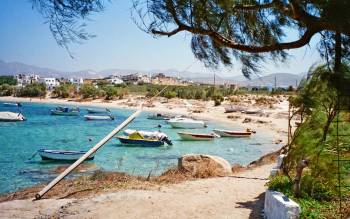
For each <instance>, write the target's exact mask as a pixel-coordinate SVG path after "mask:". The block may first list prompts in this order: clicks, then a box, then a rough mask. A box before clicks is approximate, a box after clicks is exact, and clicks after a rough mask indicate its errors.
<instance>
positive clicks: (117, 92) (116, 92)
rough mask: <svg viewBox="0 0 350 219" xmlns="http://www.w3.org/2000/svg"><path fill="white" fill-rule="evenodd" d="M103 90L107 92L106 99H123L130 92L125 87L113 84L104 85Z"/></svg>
mask: <svg viewBox="0 0 350 219" xmlns="http://www.w3.org/2000/svg"><path fill="white" fill-rule="evenodd" d="M102 90H103V91H104V92H105V98H106V100H113V99H115V98H119V99H123V97H124V96H125V95H126V94H127V93H128V92H127V90H126V89H125V88H123V87H117V86H113V85H108V86H104V87H102ZM101 96H102V95H101Z"/></svg>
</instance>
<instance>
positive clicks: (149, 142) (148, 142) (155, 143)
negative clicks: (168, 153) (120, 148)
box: [117, 136, 164, 147]
mask: <svg viewBox="0 0 350 219" xmlns="http://www.w3.org/2000/svg"><path fill="white" fill-rule="evenodd" d="M117 138H118V139H119V141H120V143H122V144H124V145H129V146H143V147H160V146H163V145H164V141H161V140H156V139H155V140H154V139H132V138H130V137H129V136H118V137H117Z"/></svg>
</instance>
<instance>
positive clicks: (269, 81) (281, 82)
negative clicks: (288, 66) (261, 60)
mask: <svg viewBox="0 0 350 219" xmlns="http://www.w3.org/2000/svg"><path fill="white" fill-rule="evenodd" d="M302 78H303V74H290V73H275V74H269V75H266V76H262V77H259V78H254V79H252V80H245V81H242V82H239V83H238V84H240V85H241V86H249V85H251V86H275V79H276V85H277V87H289V86H293V87H295V86H296V84H299V83H300V81H301V79H302Z"/></svg>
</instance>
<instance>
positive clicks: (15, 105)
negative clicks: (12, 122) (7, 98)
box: [2, 102, 22, 107]
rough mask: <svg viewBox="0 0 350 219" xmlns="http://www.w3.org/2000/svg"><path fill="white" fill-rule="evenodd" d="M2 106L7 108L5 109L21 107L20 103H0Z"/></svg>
mask: <svg viewBox="0 0 350 219" xmlns="http://www.w3.org/2000/svg"><path fill="white" fill-rule="evenodd" d="M2 105H3V106H7V107H21V106H22V104H21V103H13V102H8V103H2Z"/></svg>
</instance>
